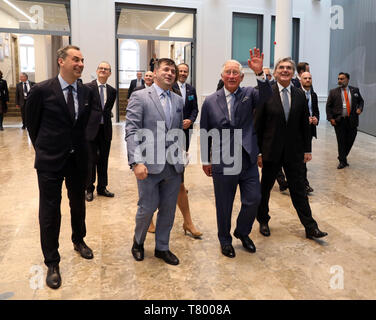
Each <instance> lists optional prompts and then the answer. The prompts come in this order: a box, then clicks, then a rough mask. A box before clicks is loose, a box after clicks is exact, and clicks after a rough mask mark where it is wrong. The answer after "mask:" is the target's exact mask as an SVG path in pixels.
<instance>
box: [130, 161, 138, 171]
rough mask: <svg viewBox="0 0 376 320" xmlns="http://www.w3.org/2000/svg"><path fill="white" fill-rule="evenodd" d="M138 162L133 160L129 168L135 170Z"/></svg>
mask: <svg viewBox="0 0 376 320" xmlns="http://www.w3.org/2000/svg"><path fill="white" fill-rule="evenodd" d="M136 164H137V163H136V162H132V163H131V164H130V165H129V168H131V170H133V168H134V166H135V165H136Z"/></svg>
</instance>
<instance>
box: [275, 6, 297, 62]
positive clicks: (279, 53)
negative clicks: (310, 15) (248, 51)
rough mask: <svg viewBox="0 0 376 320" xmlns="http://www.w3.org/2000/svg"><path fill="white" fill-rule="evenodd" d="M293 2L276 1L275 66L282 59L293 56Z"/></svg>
mask: <svg viewBox="0 0 376 320" xmlns="http://www.w3.org/2000/svg"><path fill="white" fill-rule="evenodd" d="M292 1H293V0H276V21H275V41H276V44H275V51H274V65H275V63H276V61H278V60H279V59H280V58H284V57H290V56H291V48H292Z"/></svg>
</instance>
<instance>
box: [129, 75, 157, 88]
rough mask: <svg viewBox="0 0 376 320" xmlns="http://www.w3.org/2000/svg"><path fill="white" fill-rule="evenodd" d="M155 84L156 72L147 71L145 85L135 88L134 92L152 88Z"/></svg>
mask: <svg viewBox="0 0 376 320" xmlns="http://www.w3.org/2000/svg"><path fill="white" fill-rule="evenodd" d="M153 82H154V72H151V71H146V72H145V76H144V84H143V85H141V86H139V87H136V88H134V90H133V92H135V91H137V90H142V89H145V88H149V87H151V85H152V84H153Z"/></svg>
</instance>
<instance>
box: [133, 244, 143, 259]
mask: <svg viewBox="0 0 376 320" xmlns="http://www.w3.org/2000/svg"><path fill="white" fill-rule="evenodd" d="M131 251H132V255H133V258H134V259H135V260H136V261H142V260H144V244H138V243H137V242H136V241H135V240H134V239H133V246H132V250H131Z"/></svg>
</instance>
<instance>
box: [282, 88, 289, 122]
mask: <svg viewBox="0 0 376 320" xmlns="http://www.w3.org/2000/svg"><path fill="white" fill-rule="evenodd" d="M282 106H283V110H284V111H285V119H286V122H287V120H288V118H289V112H290V103H289V97H288V95H287V88H283V89H282Z"/></svg>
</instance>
